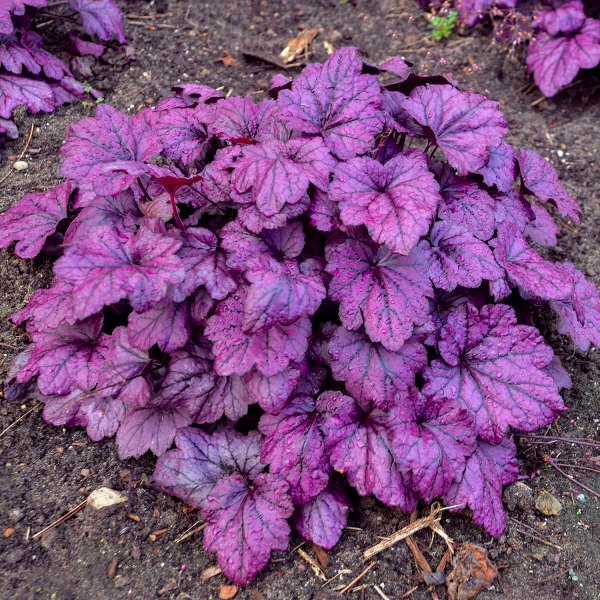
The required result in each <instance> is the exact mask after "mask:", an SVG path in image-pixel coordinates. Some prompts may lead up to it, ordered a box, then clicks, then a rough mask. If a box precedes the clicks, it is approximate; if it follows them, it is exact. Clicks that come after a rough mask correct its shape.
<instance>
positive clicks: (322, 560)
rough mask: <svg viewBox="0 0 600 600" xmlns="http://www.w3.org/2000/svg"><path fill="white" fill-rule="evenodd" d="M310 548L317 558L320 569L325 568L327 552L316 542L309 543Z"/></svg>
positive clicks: (327, 560) (327, 559) (327, 557)
mask: <svg viewBox="0 0 600 600" xmlns="http://www.w3.org/2000/svg"><path fill="white" fill-rule="evenodd" d="M311 546H312V549H313V550H314V553H315V556H316V557H317V560H318V561H319V565H320V566H321V569H326V568H327V565H328V564H329V556H327V552H326V551H325V549H324V548H321V546H317V544H314V543H313V544H311Z"/></svg>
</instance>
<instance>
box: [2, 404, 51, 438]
mask: <svg viewBox="0 0 600 600" xmlns="http://www.w3.org/2000/svg"><path fill="white" fill-rule="evenodd" d="M41 407H42V404H41V403H38V404H36V405H35V406H32V407H31V408H30V409H29V410H28V411H27V412H24V413H23V414H22V415H21V416H20V417H19V418H18V419H15V420H14V421H13V422H12V423H11V424H10V425H9V426H8V427H5V428H4V429H3V430H2V431H0V437H2V436H3V435H4V434H5V433H6V432H7V431H10V430H11V429H12V428H13V427H14V426H15V425H18V424H19V423H20V422H21V421H22V420H23V419H25V418H26V417H28V416H29V415H30V414H31V413H32V412H34V411H35V410H37V409H38V408H41Z"/></svg>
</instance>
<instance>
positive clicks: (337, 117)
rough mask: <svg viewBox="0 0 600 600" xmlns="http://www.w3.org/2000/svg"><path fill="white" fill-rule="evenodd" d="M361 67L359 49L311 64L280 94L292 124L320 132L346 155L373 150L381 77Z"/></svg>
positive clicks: (339, 154) (380, 120)
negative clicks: (320, 62) (374, 75)
mask: <svg viewBox="0 0 600 600" xmlns="http://www.w3.org/2000/svg"><path fill="white" fill-rule="evenodd" d="M361 70H362V60H361V59H360V56H359V55H358V51H357V50H356V48H342V49H340V50H338V51H337V52H336V53H335V54H334V55H333V56H332V57H331V58H329V60H327V61H326V62H325V63H324V64H323V65H318V64H310V65H308V66H307V67H306V68H305V69H304V71H303V72H302V74H301V75H300V76H299V77H298V78H297V79H295V80H294V82H293V83H292V89H291V90H283V91H281V92H280V94H279V98H278V104H279V106H280V107H281V112H282V114H283V116H284V117H285V119H286V124H287V125H288V127H290V128H292V129H297V130H298V131H301V132H302V133H307V134H312V135H314V134H321V135H322V136H323V139H324V141H325V144H326V145H327V147H328V148H329V149H330V150H331V152H332V153H333V154H335V155H336V156H337V157H338V158H340V159H343V160H345V159H349V158H351V157H353V156H356V155H357V154H361V153H363V152H366V151H367V150H369V148H370V147H371V144H372V141H373V138H374V136H375V135H376V134H377V133H379V131H380V130H381V127H382V125H383V120H384V119H383V112H382V110H381V92H380V89H379V84H378V82H377V79H376V78H375V77H373V76H371V75H361Z"/></svg>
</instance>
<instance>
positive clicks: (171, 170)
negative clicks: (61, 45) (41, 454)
mask: <svg viewBox="0 0 600 600" xmlns="http://www.w3.org/2000/svg"><path fill="white" fill-rule="evenodd" d="M386 69H389V70H390V72H391V73H392V74H393V75H392V77H393V78H395V82H394V83H393V84H390V85H387V86H384V85H383V84H382V83H380V81H379V79H378V76H379V75H381V74H382V72H383V71H385V70H386ZM388 77H389V73H388ZM271 91H272V96H273V98H274V99H266V100H263V101H262V102H259V103H255V102H254V101H253V100H251V99H250V97H246V98H236V97H231V98H227V99H223V98H221V96H220V93H219V92H217V91H215V90H212V89H210V88H207V87H205V86H201V85H185V86H180V87H179V88H177V89H176V94H175V95H174V96H173V97H170V98H167V99H165V100H163V101H162V102H161V103H160V104H159V105H158V106H157V107H156V108H155V109H145V110H143V111H141V112H140V113H139V114H137V115H135V116H132V117H130V116H127V115H125V114H123V113H121V112H119V111H118V110H116V109H114V108H112V107H110V106H105V105H100V106H99V107H98V110H97V114H96V116H95V117H94V118H87V119H84V120H83V121H80V122H79V123H76V124H75V125H72V126H71V129H70V131H69V134H68V136H67V140H66V142H65V145H64V147H63V150H62V152H63V154H64V157H65V160H64V162H63V165H62V173H63V175H64V176H65V177H66V178H67V181H66V182H65V183H62V184H60V185H59V186H57V187H56V188H54V189H52V190H50V191H48V192H45V193H41V194H40V193H32V194H27V195H26V196H24V197H23V198H22V199H21V200H20V201H19V202H17V203H16V204H15V205H14V206H13V207H12V208H10V209H9V210H8V211H7V212H6V213H4V215H3V216H2V219H1V221H0V245H2V246H9V245H10V244H11V243H12V242H13V241H16V246H15V251H16V253H17V254H18V255H19V256H22V257H24V258H32V257H34V256H36V255H37V254H38V252H40V250H42V249H45V250H49V249H53V250H54V251H55V252H56V248H57V247H58V248H59V250H58V258H57V260H56V262H55V263H54V283H53V284H52V286H51V287H49V288H46V289H40V290H37V291H36V292H35V293H34V295H33V296H32V297H31V299H30V300H29V303H28V304H27V305H26V306H25V307H24V308H23V309H22V310H20V311H19V312H18V313H16V314H15V315H14V317H13V319H14V321H15V322H16V323H18V324H23V323H26V327H27V332H28V334H29V336H30V338H31V345H30V346H29V348H28V349H27V350H26V351H25V352H23V353H22V354H21V355H19V356H18V357H17V359H16V361H15V363H14V366H13V370H12V373H11V375H10V377H9V380H8V383H7V385H6V389H5V394H6V395H7V396H8V397H9V398H17V397H19V395H22V394H25V393H35V394H36V395H37V396H38V397H40V398H41V399H42V400H43V402H44V404H45V406H44V417H45V419H46V420H47V421H49V422H50V423H53V424H54V425H60V426H75V425H79V426H83V427H86V428H87V431H88V433H89V435H90V437H91V438H92V439H94V440H99V439H101V438H104V437H107V436H112V435H115V436H116V443H117V447H118V451H119V454H120V456H121V457H122V458H128V457H138V456H141V455H142V454H144V453H146V452H147V451H150V452H152V453H154V454H155V455H156V456H157V457H158V462H157V465H156V471H155V472H154V476H153V482H154V485H155V486H156V487H157V488H159V489H162V490H164V491H166V492H168V493H170V494H174V495H176V496H178V497H180V498H182V499H183V500H184V501H185V502H187V503H189V504H191V505H193V506H196V507H198V508H199V509H200V510H201V512H202V515H203V518H204V519H205V520H206V522H207V527H206V530H205V537H204V545H205V548H206V549H207V550H209V551H213V552H216V553H217V555H218V557H219V562H220V564H221V567H222V569H223V571H224V572H225V573H226V574H227V575H228V576H229V577H230V578H231V579H233V580H234V581H235V582H237V583H239V584H246V583H248V582H249V581H250V580H252V578H253V577H254V576H255V575H256V574H257V572H258V571H260V570H261V569H262V568H263V567H265V565H266V564H267V562H268V560H269V556H270V554H271V552H272V551H274V550H284V549H285V548H286V547H287V545H288V541H289V536H290V529H291V527H293V528H294V529H296V530H297V531H298V532H299V533H300V534H301V535H303V536H304V537H305V538H307V539H309V540H311V541H313V542H315V543H317V544H319V545H321V546H323V547H325V548H332V547H333V546H334V545H335V543H336V542H337V540H338V538H339V537H340V534H341V532H342V529H343V527H344V525H345V523H346V518H347V515H348V512H349V510H350V502H349V497H348V494H347V491H348V488H347V486H351V487H352V488H354V490H355V491H356V492H357V493H358V494H360V495H369V494H373V495H374V496H375V497H377V498H378V499H379V500H381V501H382V502H384V503H386V504H388V505H389V506H394V507H399V508H401V509H402V510H405V511H412V510H413V509H414V508H415V507H416V505H417V502H418V501H419V499H423V500H425V501H427V502H429V501H431V500H433V499H434V498H441V499H442V500H443V501H444V502H445V503H446V504H448V505H457V506H458V508H456V509H455V510H458V509H459V508H460V507H470V508H471V510H472V512H473V516H474V520H475V522H476V523H479V524H481V525H483V526H484V527H485V528H486V529H487V530H488V531H489V532H490V533H491V534H492V535H495V536H497V535H500V533H501V532H502V530H503V528H504V524H505V516H504V512H503V509H502V503H501V492H502V486H503V485H505V484H507V483H509V482H511V481H514V480H515V479H516V477H517V471H518V468H517V467H518V465H517V461H516V458H515V445H514V442H513V440H512V437H511V432H512V431H513V430H522V431H532V430H535V429H537V428H538V427H540V426H544V425H548V424H549V423H551V422H552V421H553V420H554V419H555V418H556V417H557V416H558V415H559V414H560V413H561V411H563V410H564V406H563V402H562V400H561V396H560V394H559V390H560V388H562V387H568V386H569V384H570V382H569V377H568V375H567V373H566V372H565V371H564V370H563V369H562V367H561V365H560V363H559V361H558V359H557V358H556V357H555V356H554V353H553V351H552V349H551V348H550V346H549V345H548V344H547V343H546V342H545V341H544V339H543V338H542V336H541V335H540V333H539V332H538V330H537V329H536V328H535V327H533V326H532V325H531V322H532V320H531V318H530V317H529V316H528V313H527V309H528V307H529V306H532V305H540V304H545V305H547V306H548V307H549V308H550V309H552V310H554V311H555V313H556V315H557V316H558V327H559V330H560V331H561V332H563V333H566V334H569V335H570V336H571V337H572V338H573V340H574V341H575V343H576V344H577V345H578V346H579V347H580V348H582V349H583V350H585V349H587V348H588V347H589V345H590V344H591V343H598V342H599V341H600V329H599V325H600V296H599V294H598V292H597V290H596V288H595V287H594V286H593V285H592V284H591V283H589V282H588V281H586V279H585V277H584V276H583V275H582V274H581V273H580V272H578V271H577V270H576V269H575V267H574V266H573V265H571V264H556V263H553V262H551V261H549V260H547V259H546V258H544V257H543V256H542V255H540V254H539V253H538V250H537V249H536V248H538V247H539V246H552V245H554V244H555V243H556V234H557V231H558V226H557V225H556V224H555V222H554V217H553V216H551V215H555V214H556V213H560V215H562V216H564V217H568V218H570V219H572V220H574V221H577V220H578V218H579V209H578V207H577V205H576V204H575V202H574V200H573V199H572V198H571V197H570V196H569V195H568V193H567V192H566V191H565V189H564V188H563V186H562V185H561V184H560V183H559V181H558V179H557V177H556V173H555V171H554V169H553V167H552V166H551V165H550V164H549V163H548V162H546V161H545V160H544V159H543V158H542V157H540V156H539V155H537V154H536V153H535V152H533V151H530V150H517V151H515V150H513V148H512V147H511V146H510V145H509V144H508V143H506V142H505V141H504V140H503V138H504V135H505V134H506V132H507V126H506V122H505V120H504V118H503V116H502V114H501V113H500V111H499V109H498V105H497V104H496V103H495V102H492V101H490V100H488V99H486V98H485V97H483V96H481V95H479V94H476V93H471V92H462V91H460V90H459V89H458V88H456V87H454V86H453V85H452V84H451V83H449V82H447V81H446V80H445V79H443V78H441V77H424V76H417V75H414V74H409V70H408V68H407V67H406V65H404V64H403V63H402V62H401V61H399V60H396V61H389V62H388V63H386V64H385V65H384V66H382V67H380V68H376V67H373V66H372V65H365V64H363V61H362V60H361V58H360V56H359V54H358V52H357V50H356V49H353V48H345V49H342V50H339V51H337V52H336V53H335V54H334V55H333V56H332V57H331V58H330V59H329V60H328V61H327V62H326V63H324V64H311V65H309V66H307V67H306V69H305V70H304V71H303V73H302V74H300V75H299V76H298V77H297V78H296V79H295V80H294V81H291V80H287V79H285V78H283V77H278V78H277V79H276V80H275V81H274V84H273V88H272V90H271ZM57 242H59V243H58V244H57ZM33 388H35V389H34V390H33ZM32 390H33V391H32Z"/></svg>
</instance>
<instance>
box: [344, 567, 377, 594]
mask: <svg viewBox="0 0 600 600" xmlns="http://www.w3.org/2000/svg"><path fill="white" fill-rule="evenodd" d="M374 566H375V561H373V562H372V563H369V564H368V565H367V566H366V567H365V568H364V569H363V570H362V571H361V572H360V573H359V574H358V575H357V576H356V577H355V578H354V579H353V580H352V581H351V582H350V583H349V584H348V585H347V586H346V587H344V588H343V589H341V590H340V596H341V595H342V594H345V593H346V592H347V591H348V590H350V589H351V588H353V587H354V586H355V585H356V584H357V583H358V582H359V581H360V580H361V579H362V578H363V577H364V576H365V575H366V574H367V573H368V572H369V571H370V570H371V569H372V568H373V567H374Z"/></svg>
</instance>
